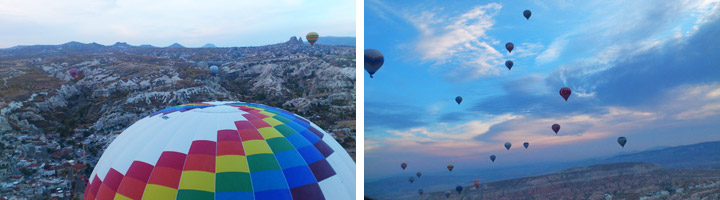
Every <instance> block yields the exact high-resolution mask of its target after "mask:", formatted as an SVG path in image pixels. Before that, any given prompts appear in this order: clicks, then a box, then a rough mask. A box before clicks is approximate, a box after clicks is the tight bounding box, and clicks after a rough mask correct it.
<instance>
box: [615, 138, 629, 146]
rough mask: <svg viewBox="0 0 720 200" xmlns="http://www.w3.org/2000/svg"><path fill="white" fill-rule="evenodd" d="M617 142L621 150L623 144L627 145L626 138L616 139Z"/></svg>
mask: <svg viewBox="0 0 720 200" xmlns="http://www.w3.org/2000/svg"><path fill="white" fill-rule="evenodd" d="M617 142H618V144H620V146H621V147H622V148H625V143H627V138H625V137H619V138H618V139H617Z"/></svg>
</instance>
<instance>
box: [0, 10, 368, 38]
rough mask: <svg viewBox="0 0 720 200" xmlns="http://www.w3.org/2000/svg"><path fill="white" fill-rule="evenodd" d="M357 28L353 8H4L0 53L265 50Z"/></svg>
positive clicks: (351, 33)
mask: <svg viewBox="0 0 720 200" xmlns="http://www.w3.org/2000/svg"><path fill="white" fill-rule="evenodd" d="M308 12H312V13H313V14H308ZM355 23H356V22H355V2H354V1H329V0H322V1H302V0H272V1H256V2H238V1H228V0H213V1H202V2H192V1H166V0H163V1H153V2H146V1H138V0H101V1H92V0H71V1H63V2H57V1H48V0H31V1H4V2H1V1H0V27H2V28H0V37H2V38H4V39H3V40H2V41H0V48H8V47H13V46H17V45H27V44H30V45H32V44H63V43H65V42H69V41H78V42H83V43H92V42H97V43H100V44H114V43H115V42H118V41H124V42H127V43H128V44H137V45H141V44H149V45H153V46H159V47H164V46H169V45H171V44H173V43H179V44H183V45H184V46H202V45H204V44H206V43H212V44H215V45H216V46H259V45H265V44H273V43H277V42H283V41H287V38H289V36H290V35H295V36H302V37H305V34H307V33H308V32H317V33H319V35H320V37H321V38H322V36H328V35H348V36H352V37H354V36H355Z"/></svg>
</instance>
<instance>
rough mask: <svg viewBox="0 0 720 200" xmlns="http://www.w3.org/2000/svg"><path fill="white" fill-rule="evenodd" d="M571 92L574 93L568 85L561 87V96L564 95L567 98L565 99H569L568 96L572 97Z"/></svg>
mask: <svg viewBox="0 0 720 200" xmlns="http://www.w3.org/2000/svg"><path fill="white" fill-rule="evenodd" d="M571 93H572V91H570V88H568V87H563V88H560V96H562V97H563V99H565V101H567V100H568V98H570V94H571Z"/></svg>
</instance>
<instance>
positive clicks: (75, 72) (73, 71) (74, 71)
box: [68, 68, 78, 78]
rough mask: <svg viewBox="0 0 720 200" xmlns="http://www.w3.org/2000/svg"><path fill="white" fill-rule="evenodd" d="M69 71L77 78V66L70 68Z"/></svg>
mask: <svg viewBox="0 0 720 200" xmlns="http://www.w3.org/2000/svg"><path fill="white" fill-rule="evenodd" d="M68 72H69V73H70V76H72V77H73V78H75V77H77V74H78V69H77V68H72V69H70V71H68Z"/></svg>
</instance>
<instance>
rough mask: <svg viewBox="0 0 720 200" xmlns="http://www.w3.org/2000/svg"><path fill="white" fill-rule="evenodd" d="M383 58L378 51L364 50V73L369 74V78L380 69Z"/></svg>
mask: <svg viewBox="0 0 720 200" xmlns="http://www.w3.org/2000/svg"><path fill="white" fill-rule="evenodd" d="M384 62H385V57H384V56H383V55H382V53H380V51H378V50H375V49H365V71H367V72H368V73H369V74H370V78H372V77H373V74H375V72H377V70H378V69H380V67H382V65H383V63H384Z"/></svg>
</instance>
